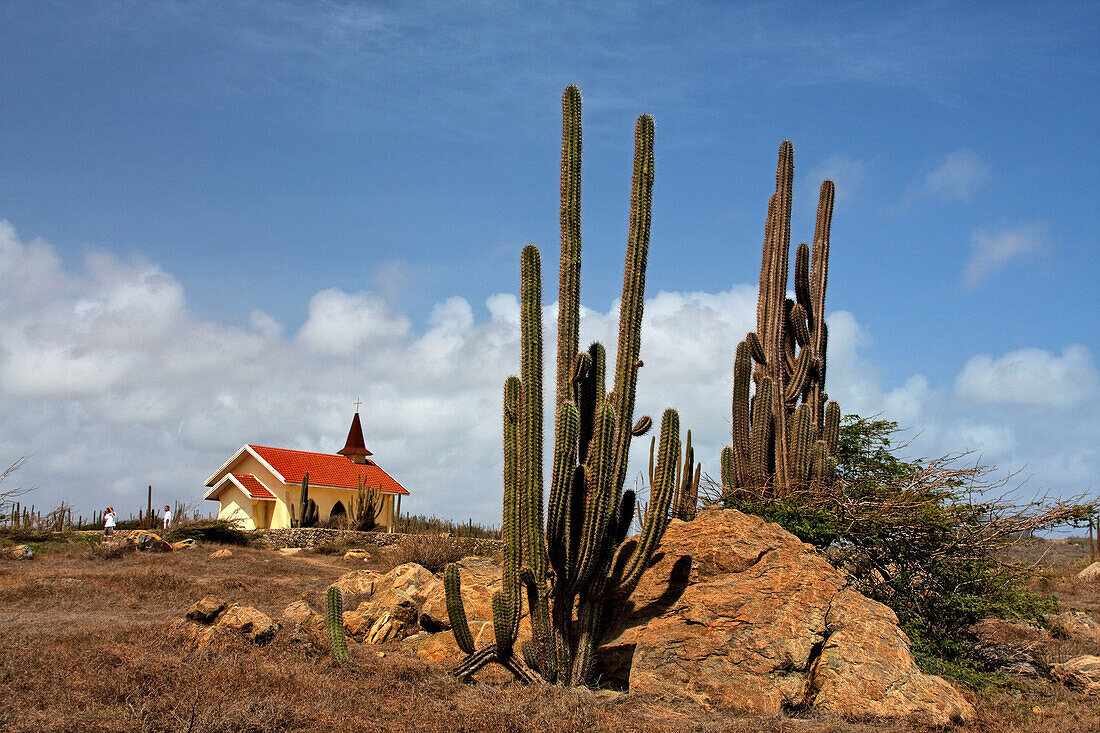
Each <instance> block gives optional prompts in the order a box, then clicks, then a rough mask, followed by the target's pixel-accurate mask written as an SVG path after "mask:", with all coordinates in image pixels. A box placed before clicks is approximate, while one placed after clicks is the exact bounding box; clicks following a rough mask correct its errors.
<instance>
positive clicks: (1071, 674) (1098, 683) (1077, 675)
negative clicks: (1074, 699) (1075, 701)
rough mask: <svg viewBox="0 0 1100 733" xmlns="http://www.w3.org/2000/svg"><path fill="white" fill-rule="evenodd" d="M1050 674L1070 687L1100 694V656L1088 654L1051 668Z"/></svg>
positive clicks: (1092, 693) (1091, 693)
mask: <svg viewBox="0 0 1100 733" xmlns="http://www.w3.org/2000/svg"><path fill="white" fill-rule="evenodd" d="M1050 676H1051V677H1053V678H1054V679H1056V680H1057V681H1059V682H1061V683H1062V684H1063V685H1066V686H1068V687H1076V688H1077V689H1080V690H1083V691H1084V692H1086V693H1088V694H1090V695H1100V657H1097V656H1093V655H1091V654H1087V655H1085V656H1082V657H1074V658H1073V659H1070V660H1069V661H1068V662H1065V663H1063V664H1055V665H1054V666H1053V667H1051V668H1050Z"/></svg>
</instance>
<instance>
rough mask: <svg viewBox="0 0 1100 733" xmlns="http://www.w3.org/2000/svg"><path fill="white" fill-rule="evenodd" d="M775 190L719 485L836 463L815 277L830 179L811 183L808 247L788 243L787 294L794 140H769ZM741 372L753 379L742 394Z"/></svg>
mask: <svg viewBox="0 0 1100 733" xmlns="http://www.w3.org/2000/svg"><path fill="white" fill-rule="evenodd" d="M775 180H776V186H775V194H774V195H773V196H772V197H771V200H770V201H769V202H768V217H767V220H766V221H765V224H764V256H763V262H762V265H761V268H760V294H759V298H758V300H757V305H756V330H755V331H751V332H749V333H748V334H747V335H746V337H745V340H744V341H742V342H741V343H739V344H738V345H737V351H736V354H735V357H734V364H733V420H732V423H733V443H732V445H730V446H727V447H726V448H724V449H723V451H722V484H723V486H724V487H725V490H727V491H730V490H738V489H754V490H757V491H760V490H765V491H766V492H767V493H768V494H769V495H771V496H776V497H782V496H784V495H786V494H788V493H789V492H790V491H792V490H794V489H797V488H798V487H799V486H804V485H806V484H808V483H810V482H813V481H821V480H829V479H830V478H831V476H832V475H833V473H834V471H835V467H836V461H835V459H834V458H833V454H834V453H835V452H836V444H837V438H838V436H839V430H840V406H839V405H837V403H836V402H833V401H830V400H829V396H828V394H826V392H825V365H826V362H825V357H826V346H827V342H828V329H827V328H826V325H825V287H826V284H827V280H828V268H829V227H830V223H831V221H832V216H833V197H834V187H833V182H832V181H825V182H824V183H822V184H821V192H820V197H819V199H818V207H817V227H816V230H815V232H814V241H813V251H812V254H811V250H810V247H809V246H808V245H807V244H806V243H805V242H803V243H801V244H799V245H798V248H797V249H796V250H795V262H794V292H795V298H794V300H791V299H790V298H788V297H787V273H788V269H789V262H788V258H789V255H790V240H791V201H792V189H793V184H794V147H793V146H792V145H791V142H790V141H789V140H786V141H784V142H783V144H782V145H781V146H780V147H779V165H778V167H777V170H776V176H775ZM750 382H751V383H752V384H753V386H754V387H755V392H754V395H753V396H752V397H751V398H750V397H749V386H750Z"/></svg>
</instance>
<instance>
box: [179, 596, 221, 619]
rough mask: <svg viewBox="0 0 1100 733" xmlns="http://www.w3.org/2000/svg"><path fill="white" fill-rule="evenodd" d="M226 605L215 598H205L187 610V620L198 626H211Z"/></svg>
mask: <svg viewBox="0 0 1100 733" xmlns="http://www.w3.org/2000/svg"><path fill="white" fill-rule="evenodd" d="M227 605H228V604H227V603H226V602H225V601H223V600H222V599H221V598H218V597H217V596H206V598H203V599H202V600H200V601H196V602H195V605H193V606H191V608H189V609H187V618H189V619H190V620H192V621H198V622H199V623H200V624H212V623H214V620H215V619H217V617H218V614H219V613H221V612H222V611H224V610H225V607H226V606H227Z"/></svg>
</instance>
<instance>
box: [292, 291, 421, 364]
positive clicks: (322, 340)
mask: <svg viewBox="0 0 1100 733" xmlns="http://www.w3.org/2000/svg"><path fill="white" fill-rule="evenodd" d="M409 327H410V326H409V321H408V319H407V318H404V317H403V316H397V317H394V316H391V315H390V313H389V309H388V308H387V307H386V304H385V303H384V302H383V301H382V300H381V298H378V297H376V296H373V295H371V294H369V293H358V294H355V295H349V294H347V293H344V292H342V291H340V290H335V289H329V290H322V291H321V292H319V293H317V294H316V295H314V296H313V298H312V299H311V300H310V301H309V320H307V321H306V322H305V324H304V325H303V326H302V329H301V330H300V331H299V332H298V338H299V339H300V340H301V341H302V343H304V344H305V345H306V346H308V347H309V348H311V349H313V350H315V351H320V352H324V353H328V354H332V355H335V356H350V355H351V354H354V353H355V352H356V351H358V350H359V348H360V347H361V346H362V345H363V344H364V343H366V342H367V341H371V342H376V341H391V340H393V339H400V338H402V337H404V336H405V335H406V334H407V333H408V331H409Z"/></svg>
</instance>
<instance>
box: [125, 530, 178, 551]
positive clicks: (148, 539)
mask: <svg viewBox="0 0 1100 733" xmlns="http://www.w3.org/2000/svg"><path fill="white" fill-rule="evenodd" d="M126 539H127V541H129V542H130V544H132V545H134V547H136V548H138V550H140V551H142V552H146V551H151V552H171V551H172V549H173V548H172V544H171V543H170V542H168V541H166V540H164V539H161V536H160V535H159V534H157V533H156V532H150V531H149V530H147V529H139V530H136V531H134V532H131V533H130V534H129V536H128V537H127V538H126Z"/></svg>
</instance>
